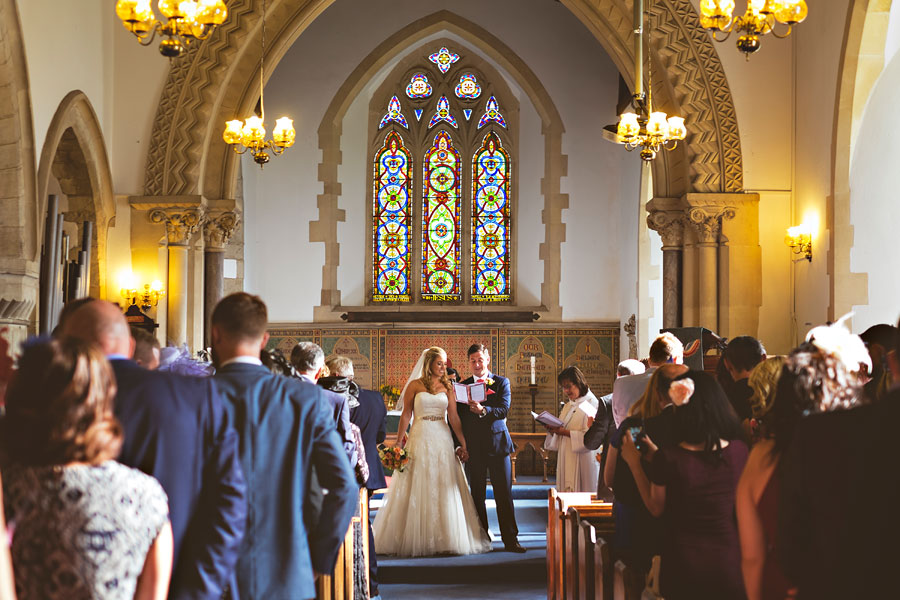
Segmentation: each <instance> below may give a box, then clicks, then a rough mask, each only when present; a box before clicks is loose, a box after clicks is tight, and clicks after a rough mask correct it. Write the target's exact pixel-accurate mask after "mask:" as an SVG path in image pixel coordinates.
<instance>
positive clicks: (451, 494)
mask: <svg viewBox="0 0 900 600" xmlns="http://www.w3.org/2000/svg"><path fill="white" fill-rule="evenodd" d="M413 402H414V405H413V408H414V410H413V415H414V418H413V424H412V427H411V428H410V431H409V441H408V442H407V444H406V449H407V450H408V451H409V454H410V461H409V466H408V467H407V468H406V469H405V470H404V471H403V472H402V473H400V472H394V475H393V477H392V478H391V483H390V487H389V489H388V491H387V493H386V494H385V500H384V505H383V506H382V507H381V509H379V511H378V514H377V515H376V516H375V521H374V522H373V524H372V529H373V530H374V532H375V550H376V552H377V553H378V554H394V555H398V556H430V555H435V554H477V553H481V552H488V551H489V550H490V549H491V542H490V539H489V538H488V535H487V533H486V532H485V531H484V529H482V528H481V523H480V522H479V520H478V513H477V512H476V511H475V503H474V502H473V501H472V495H471V494H470V493H469V486H468V483H467V482H466V475H465V473H464V472H463V467H462V465H461V464H460V462H459V461H458V460H457V459H456V453H455V450H454V447H453V437H452V436H451V435H450V427H449V425H447V421H446V414H447V394H445V393H444V392H441V393H440V394H429V393H427V392H419V393H418V394H416V397H415V399H414V401H413Z"/></svg>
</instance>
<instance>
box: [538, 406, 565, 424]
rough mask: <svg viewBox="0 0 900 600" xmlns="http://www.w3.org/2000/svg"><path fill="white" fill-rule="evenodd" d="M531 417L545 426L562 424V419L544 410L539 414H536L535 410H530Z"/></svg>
mask: <svg viewBox="0 0 900 600" xmlns="http://www.w3.org/2000/svg"><path fill="white" fill-rule="evenodd" d="M531 418H532V419H534V420H535V421H537V422H538V423H540V424H541V425H546V426H547V427H562V425H563V422H562V421H560V420H559V419H557V418H556V417H555V416H553V415H551V414H550V413H548V412H547V411H546V410H545V411H543V412H542V413H541V414H537V413H536V412H534V411H531Z"/></svg>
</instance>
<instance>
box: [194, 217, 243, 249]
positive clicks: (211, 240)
mask: <svg viewBox="0 0 900 600" xmlns="http://www.w3.org/2000/svg"><path fill="white" fill-rule="evenodd" d="M240 220H241V218H240V215H238V213H237V212H235V211H233V210H229V211H225V212H214V213H210V214H209V215H208V216H207V218H206V221H205V222H204V223H203V241H204V242H205V243H206V248H207V250H224V249H225V244H227V243H228V240H230V239H231V236H232V235H234V230H235V229H236V228H237V226H238V223H239V222H240Z"/></svg>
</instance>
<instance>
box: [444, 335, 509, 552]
mask: <svg viewBox="0 0 900 600" xmlns="http://www.w3.org/2000/svg"><path fill="white" fill-rule="evenodd" d="M468 357H469V367H470V369H471V370H472V376H471V377H469V378H468V379H465V380H464V381H463V382H462V383H464V384H471V383H478V382H484V384H485V387H486V388H487V394H488V395H487V397H486V398H485V400H484V402H474V401H471V402H469V406H468V410H465V409H464V407H460V408H459V409H458V410H459V420H460V423H461V425H462V430H463V435H464V436H466V445H467V446H468V451H469V460H468V461H467V462H466V477H467V478H468V480H469V488H470V489H471V491H472V499H473V500H474V501H475V510H477V511H478V517H479V519H481V524H482V526H483V527H484V529H485V531H487V530H488V520H487V508H486V507H485V504H484V502H485V492H486V488H487V474H488V473H490V474H491V488H493V490H494V501H495V502H496V503H497V521H499V523H500V537H501V538H502V540H503V545H504V547H505V548H506V550H508V551H510V552H525V548H524V547H522V546H521V545H520V544H519V539H518V536H519V528H518V526H517V525H516V512H515V509H514V508H513V500H512V467H511V464H510V460H509V454H510V452H512V451H513V442H512V438H511V437H510V435H509V430H508V429H507V428H506V416H507V415H508V414H509V404H510V399H511V393H510V388H509V379H507V378H506V377H501V376H500V375H496V374H494V373H491V371H490V370H489V368H488V367H489V366H490V364H491V356H490V354H489V353H488V349H487V347H485V346H484V345H483V344H473V345H472V346H471V347H470V348H469V351H468Z"/></svg>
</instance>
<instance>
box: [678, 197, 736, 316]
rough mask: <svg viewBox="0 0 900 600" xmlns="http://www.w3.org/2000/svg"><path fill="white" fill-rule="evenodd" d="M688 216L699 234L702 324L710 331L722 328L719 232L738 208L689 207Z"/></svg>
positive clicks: (700, 314) (700, 311) (699, 285)
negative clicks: (723, 220) (720, 316)
mask: <svg viewBox="0 0 900 600" xmlns="http://www.w3.org/2000/svg"><path fill="white" fill-rule="evenodd" d="M687 217H688V221H689V222H690V223H691V225H692V226H693V227H694V230H695V232H696V233H697V241H698V244H697V246H698V261H697V262H698V269H697V271H698V272H697V278H698V281H697V283H698V292H699V293H698V296H699V297H698V301H699V302H698V304H699V307H698V308H699V311H698V312H699V314H698V316H699V325H700V326H701V327H706V328H707V329H709V330H710V331H719V297H718V288H719V266H718V246H719V231H720V229H721V226H722V219H723V218H734V209H732V208H722V207H718V206H707V207H692V208H689V209H687Z"/></svg>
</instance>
